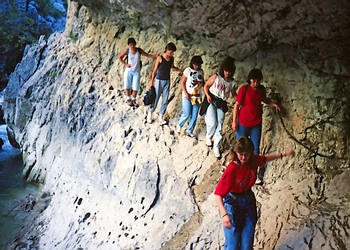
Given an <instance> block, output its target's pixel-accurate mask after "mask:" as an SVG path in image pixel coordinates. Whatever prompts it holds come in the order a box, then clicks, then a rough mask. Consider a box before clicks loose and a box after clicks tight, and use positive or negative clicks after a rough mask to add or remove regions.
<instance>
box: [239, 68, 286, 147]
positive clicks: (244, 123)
mask: <svg viewBox="0 0 350 250" xmlns="http://www.w3.org/2000/svg"><path fill="white" fill-rule="evenodd" d="M262 79H263V75H262V72H261V70H260V69H252V70H251V71H250V72H249V74H248V80H247V82H248V84H247V85H244V86H242V87H241V88H240V89H239V91H238V94H237V97H236V103H235V105H234V108H233V117H232V129H233V131H236V138H239V137H241V136H249V137H250V139H251V140H252V141H253V144H254V153H255V154H259V146H260V137H261V127H262V126H261V124H262V105H261V102H264V103H266V104H267V105H270V106H272V107H274V108H275V109H276V111H277V112H280V107H279V106H278V105H277V104H276V103H274V102H272V101H271V100H270V99H269V98H267V97H266V90H265V87H264V86H263V85H261V84H260V83H261V81H262Z"/></svg>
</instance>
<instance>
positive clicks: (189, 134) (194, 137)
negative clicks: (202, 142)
mask: <svg viewBox="0 0 350 250" xmlns="http://www.w3.org/2000/svg"><path fill="white" fill-rule="evenodd" d="M187 136H188V137H191V138H193V139H196V140H198V137H197V136H196V135H194V134H192V133H191V132H188V133H187Z"/></svg>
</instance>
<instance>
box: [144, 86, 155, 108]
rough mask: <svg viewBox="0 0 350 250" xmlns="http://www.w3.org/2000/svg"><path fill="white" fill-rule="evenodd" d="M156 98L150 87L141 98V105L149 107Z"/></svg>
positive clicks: (153, 89)
mask: <svg viewBox="0 0 350 250" xmlns="http://www.w3.org/2000/svg"><path fill="white" fill-rule="evenodd" d="M155 98H156V90H155V88H154V87H153V86H152V87H151V88H150V89H149V90H148V91H147V92H146V93H145V94H144V96H143V104H145V105H146V106H147V105H151V104H152V103H153V102H154V99H155Z"/></svg>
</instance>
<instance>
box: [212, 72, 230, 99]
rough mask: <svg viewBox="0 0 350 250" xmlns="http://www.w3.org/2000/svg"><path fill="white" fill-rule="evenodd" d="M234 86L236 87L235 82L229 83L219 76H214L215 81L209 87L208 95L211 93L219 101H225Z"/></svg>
mask: <svg viewBox="0 0 350 250" xmlns="http://www.w3.org/2000/svg"><path fill="white" fill-rule="evenodd" d="M235 86H236V82H235V80H233V81H231V82H226V81H225V79H224V78H223V77H221V76H220V74H216V79H215V81H214V83H213V85H211V86H210V88H209V90H210V93H212V94H213V95H215V96H217V97H220V98H221V99H223V100H225V101H226V99H227V98H228V96H229V94H230V92H231V90H232V89H233V88H234V87H235Z"/></svg>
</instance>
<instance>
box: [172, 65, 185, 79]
mask: <svg viewBox="0 0 350 250" xmlns="http://www.w3.org/2000/svg"><path fill="white" fill-rule="evenodd" d="M171 69H172V70H175V71H178V72H179V74H180V75H181V76H182V75H183V72H182V70H181V69H179V68H178V67H175V65H174V64H173V66H172V67H171Z"/></svg>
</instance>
